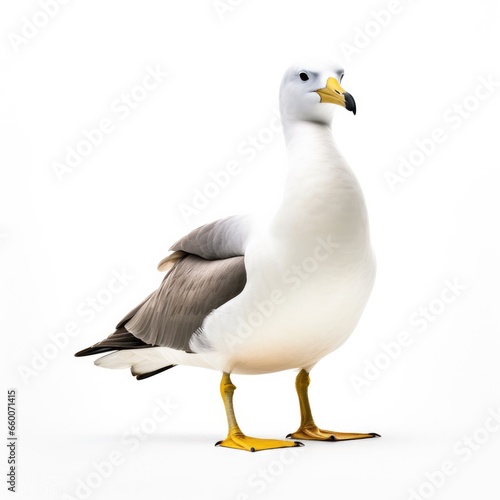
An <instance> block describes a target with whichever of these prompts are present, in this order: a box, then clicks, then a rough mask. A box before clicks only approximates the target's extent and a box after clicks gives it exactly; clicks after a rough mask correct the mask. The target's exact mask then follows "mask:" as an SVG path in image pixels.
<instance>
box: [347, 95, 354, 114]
mask: <svg viewBox="0 0 500 500" xmlns="http://www.w3.org/2000/svg"><path fill="white" fill-rule="evenodd" d="M344 99H345V109H347V111H352V112H353V114H356V101H355V100H354V97H353V96H352V95H351V94H349V92H346V93H345V94H344Z"/></svg>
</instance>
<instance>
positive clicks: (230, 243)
mask: <svg viewBox="0 0 500 500" xmlns="http://www.w3.org/2000/svg"><path fill="white" fill-rule="evenodd" d="M343 76H344V69H343V68H342V66H341V65H340V64H337V63H332V62H326V63H311V62H309V63H307V64H302V63H300V64H299V63H297V64H293V65H292V66H290V67H289V68H288V69H287V70H286V71H285V73H284V76H283V79H282V81H281V85H280V91H279V110H280V117H281V123H282V128H283V135H284V140H285V145H286V150H287V159H286V165H287V175H286V179H285V181H284V186H283V191H282V197H281V199H280V201H279V203H278V204H277V206H276V207H275V208H273V209H272V210H271V211H270V212H269V213H266V214H261V216H260V217H257V216H255V215H233V216H229V217H226V218H224V219H220V220H217V221H215V222H212V223H209V224H205V225H203V226H201V227H198V228H196V229H193V230H192V231H191V232H189V233H188V234H187V235H186V236H184V237H182V238H181V239H179V240H178V241H177V242H176V243H174V244H173V245H172V247H171V248H170V254H169V255H168V256H167V257H166V258H164V259H163V260H162V261H161V262H160V264H159V265H158V269H159V270H160V271H162V272H165V273H166V274H165V276H164V278H163V281H162V282H161V284H160V286H159V288H158V289H157V290H156V291H154V292H153V293H152V294H151V295H149V296H148V297H147V298H146V299H145V300H144V301H143V302H142V303H140V304H139V305H138V306H137V307H136V308H135V309H133V310H132V311H131V312H129V313H128V314H127V315H126V316H125V317H124V318H123V319H122V320H121V321H120V322H119V323H118V325H117V326H116V331H115V332H114V333H112V334H111V335H110V336H109V337H107V338H106V339H104V340H102V341H100V342H97V343H96V344H94V345H92V346H91V347H88V348H86V349H83V350H81V351H79V352H77V353H76V354H75V356H87V355H92V354H102V353H106V354H105V355H104V356H102V357H100V358H98V359H97V360H96V361H95V364H96V365H97V366H100V367H105V368H130V369H131V372H132V375H134V376H135V377H136V378H137V379H138V380H142V379H146V378H148V377H151V376H153V375H157V374H159V373H161V372H163V371H165V370H169V369H171V368H173V367H174V366H177V365H187V366H195V367H204V368H208V369H213V370H217V371H219V372H221V374H222V379H221V383H220V392H221V396H222V400H223V403H224V407H225V411H226V416H227V424H228V434H227V436H226V438H225V439H223V440H221V441H218V442H217V443H216V445H219V446H222V447H227V448H233V449H239V450H246V451H252V452H253V451H260V450H267V449H275V448H288V447H298V446H303V445H304V444H303V443H302V440H317V441H346V440H357V439H366V438H374V437H380V436H379V434H377V433H374V432H369V433H354V432H337V431H330V430H325V429H321V428H319V427H318V426H317V425H316V423H315V420H314V418H313V415H312V410H311V406H310V402H309V397H308V388H309V384H310V375H309V374H310V372H311V370H312V368H313V367H314V366H315V365H316V364H317V363H318V362H319V361H320V360H321V359H322V358H323V357H325V356H326V355H328V354H329V353H331V352H333V351H334V350H336V349H337V348H338V347H340V346H341V345H342V344H343V343H344V342H345V341H346V340H347V338H348V337H349V336H350V335H351V333H352V332H353V330H354V329H355V327H356V325H357V323H358V321H359V319H360V317H361V314H362V312H363V310H364V308H365V305H366V303H367V301H368V298H369V296H370V294H371V290H372V287H373V284H374V280H375V269H376V265H375V258H374V252H373V249H372V245H371V241H370V230H369V221H368V213H367V207H366V203H365V199H364V195H363V192H362V190H361V187H360V184H359V182H358V180H357V178H356V176H355V175H354V173H353V171H352V170H351V168H350V166H349V165H348V163H347V161H346V160H345V159H344V157H343V156H342V155H341V153H340V151H339V149H338V147H337V145H336V143H335V141H334V138H333V135H332V120H333V115H334V110H335V109H336V108H337V107H342V108H345V109H346V110H347V111H350V112H352V113H353V114H354V115H355V114H356V102H355V100H354V98H353V97H352V95H351V94H349V93H348V92H346V91H345V90H344V88H343V87H342V86H341V82H342V78H343ZM283 370H296V371H297V372H298V373H297V375H296V379H295V388H296V392H297V396H298V400H299V407H300V424H299V427H298V429H297V430H296V431H295V432H292V433H290V434H288V435H287V436H286V438H285V439H263V438H257V437H252V436H247V435H246V434H245V433H244V432H243V431H242V430H241V428H240V426H239V425H238V422H237V420H236V416H235V410H234V405H233V395H234V392H235V389H236V386H235V385H234V384H233V382H232V380H231V376H232V375H233V374H248V375H255V374H268V373H273V372H278V371H283Z"/></svg>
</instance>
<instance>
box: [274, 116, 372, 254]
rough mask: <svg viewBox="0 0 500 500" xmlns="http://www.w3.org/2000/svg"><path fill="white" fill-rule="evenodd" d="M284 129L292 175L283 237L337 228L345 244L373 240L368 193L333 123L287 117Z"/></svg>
mask: <svg viewBox="0 0 500 500" xmlns="http://www.w3.org/2000/svg"><path fill="white" fill-rule="evenodd" d="M283 130H284V135H285V140H286V145H287V151H288V175H287V180H286V185H285V192H284V196H283V199H282V202H281V206H280V209H279V210H278V212H277V214H276V219H275V225H274V228H275V229H276V230H277V231H278V232H279V233H281V234H280V236H281V237H283V238H287V237H288V236H287V235H289V236H290V237H292V238H297V236H298V235H299V233H300V235H301V237H303V238H304V239H312V238H314V237H315V234H322V235H324V234H335V235H336V237H338V239H340V240H341V241H342V243H343V244H347V243H349V242H350V243H353V244H356V245H359V243H360V241H361V240H364V241H365V242H366V243H367V238H368V220H367V214H366V206H365V202H364V197H363V193H362V191H361V188H360V186H359V183H358V181H357V179H356V177H355V175H354V173H353V172H352V170H351V169H350V167H349V165H348V164H347V162H346V161H345V159H344V158H343V157H342V155H341V154H340V152H339V151H338V148H337V146H336V144H335V141H334V139H333V137H332V133H331V129H330V126H328V125H326V124H322V123H314V122H306V121H287V120H284V123H283ZM346 248H347V246H346Z"/></svg>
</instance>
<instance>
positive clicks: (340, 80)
mask: <svg viewBox="0 0 500 500" xmlns="http://www.w3.org/2000/svg"><path fill="white" fill-rule="evenodd" d="M342 78H344V73H342V74H341V75H340V78H339V83H342Z"/></svg>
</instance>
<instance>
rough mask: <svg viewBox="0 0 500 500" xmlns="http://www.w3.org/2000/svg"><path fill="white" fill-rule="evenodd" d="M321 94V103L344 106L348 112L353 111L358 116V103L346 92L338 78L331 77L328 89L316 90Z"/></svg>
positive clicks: (328, 81) (327, 84)
mask: <svg viewBox="0 0 500 500" xmlns="http://www.w3.org/2000/svg"><path fill="white" fill-rule="evenodd" d="M316 92H317V93H318V94H319V97H320V101H319V102H328V103H331V104H338V105H339V106H343V107H344V108H345V109H347V111H352V112H353V113H354V114H356V102H355V101H354V97H353V96H352V95H351V94H349V92H346V91H345V90H344V89H343V88H342V87H341V86H340V83H339V82H338V80H337V79H336V78H333V77H330V78H328V80H327V82H326V87H325V88H322V89H319V90H316Z"/></svg>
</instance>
